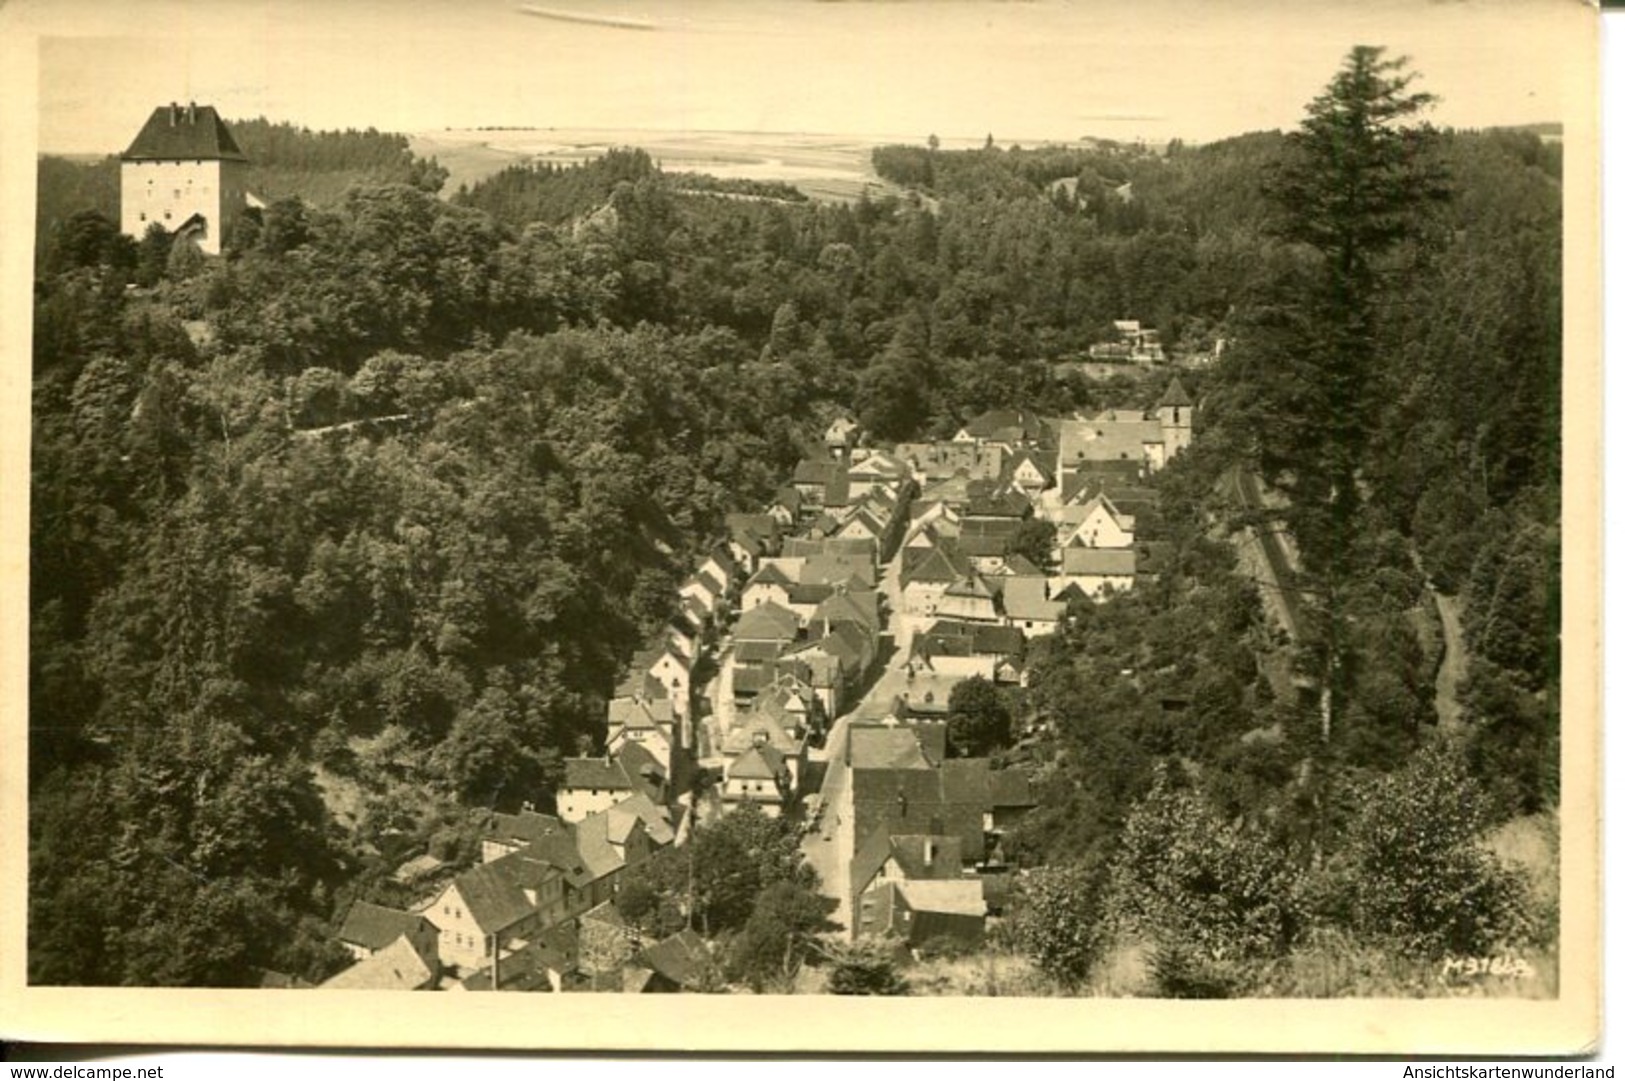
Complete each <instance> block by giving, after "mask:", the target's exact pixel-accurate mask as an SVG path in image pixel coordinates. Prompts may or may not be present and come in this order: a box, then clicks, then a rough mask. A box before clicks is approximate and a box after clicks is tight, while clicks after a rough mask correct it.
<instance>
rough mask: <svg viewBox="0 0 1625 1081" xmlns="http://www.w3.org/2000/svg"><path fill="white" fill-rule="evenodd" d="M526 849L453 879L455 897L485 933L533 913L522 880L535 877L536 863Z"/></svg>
mask: <svg viewBox="0 0 1625 1081" xmlns="http://www.w3.org/2000/svg"><path fill="white" fill-rule="evenodd" d="M528 851H529V850H528V849H521V850H520V851H518V852H510V853H509V854H508V855H506V856H503V857H502V858H501V859H496V860H492V861H491V862H490V863H481V864H477V865H475V866H474V867H470V868H469V869H468V870H466V871H464V872H463V873H462V874H460V875H458V876H457V878H456V880H455V885H456V887H457V894H458V896H460V897H461V898H462V899H463V904H464V906H465V907H467V909H468V914H469V915H470V916H472V917H473V918H474V922H475V923H477V924H479V927H480V930H481V931H483V932H484V933H485V934H488V935H490V934H495V933H497V932H498V931H503V930H506V929H507V928H509V927H512V926H513V925H514V924H516V923H518V922H519V921H520V920H522V919H524V918H525V917H526V916H529V915H531V914H532V913H534V912H535V911H536V909H535V906H533V905H532V904H531V903H530V901H529V899H527V898H526V897H525V891H524V887H523V886H522V885H521V884H520V883H521V880H529V879H532V878H533V876H536V872H537V868H536V864H537V862H538V861H536V860H535V859H534V858H533V857H531V856H527V855H526V852H528Z"/></svg>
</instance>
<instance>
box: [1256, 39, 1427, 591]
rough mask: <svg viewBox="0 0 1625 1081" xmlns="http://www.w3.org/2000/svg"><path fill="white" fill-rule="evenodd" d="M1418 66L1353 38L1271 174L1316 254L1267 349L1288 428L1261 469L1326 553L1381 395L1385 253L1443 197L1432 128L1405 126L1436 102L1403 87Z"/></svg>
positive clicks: (1280, 201)
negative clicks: (1287, 325)
mask: <svg viewBox="0 0 1625 1081" xmlns="http://www.w3.org/2000/svg"><path fill="white" fill-rule="evenodd" d="M1415 78H1416V76H1415V74H1413V73H1412V72H1410V71H1408V70H1407V61H1406V60H1405V59H1404V58H1397V57H1394V58H1391V57H1388V56H1386V55H1385V50H1384V49H1383V48H1382V47H1380V46H1372V45H1358V46H1355V47H1354V49H1352V50H1351V51H1350V52H1349V54H1348V56H1347V57H1346V58H1345V60H1344V62H1343V67H1342V69H1341V70H1340V71H1339V72H1338V73H1337V75H1336V76H1335V77H1334V78H1333V79H1332V81H1331V83H1330V84H1328V86H1327V87H1326V89H1325V90H1324V91H1323V92H1322V93H1321V94H1320V95H1319V96H1318V97H1316V98H1315V99H1314V100H1313V101H1312V102H1310V103H1309V107H1308V115H1307V116H1306V117H1305V118H1304V121H1303V126H1302V127H1301V128H1300V130H1298V131H1296V132H1294V133H1292V134H1291V135H1290V136H1288V143H1289V155H1288V158H1287V160H1286V162H1285V163H1284V165H1283V166H1282V167H1281V168H1280V169H1279V170H1278V171H1277V173H1276V174H1275V175H1274V176H1273V177H1272V179H1271V182H1270V183H1269V184H1268V185H1267V191H1268V194H1269V195H1270V196H1271V197H1272V200H1273V201H1274V202H1275V204H1276V205H1277V207H1278V209H1279V215H1278V218H1277V222H1276V226H1277V230H1278V231H1279V233H1280V234H1281V235H1282V236H1283V237H1284V238H1285V239H1287V240H1291V241H1296V242H1298V243H1300V244H1303V245H1306V246H1307V247H1309V248H1311V249H1313V250H1314V251H1315V252H1316V253H1317V256H1318V258H1317V260H1316V265H1315V268H1314V271H1313V273H1312V275H1311V277H1310V279H1309V281H1308V282H1307V283H1306V287H1305V288H1306V291H1307V296H1305V297H1303V298H1301V314H1302V316H1303V318H1302V319H1300V320H1297V321H1295V323H1294V327H1295V330H1296V331H1297V332H1296V333H1294V334H1291V335H1289V337H1290V338H1291V339H1293V340H1290V341H1288V342H1284V343H1277V347H1278V348H1284V350H1285V352H1284V354H1283V355H1280V356H1277V357H1274V358H1272V359H1273V360H1274V362H1275V363H1274V364H1273V365H1272V366H1271V368H1272V374H1273V375H1274V376H1275V378H1276V380H1277V387H1278V389H1276V391H1275V392H1274V393H1273V394H1271V395H1270V397H1271V398H1272V399H1273V402H1272V404H1273V406H1274V411H1275V412H1276V413H1277V414H1280V416H1279V419H1280V420H1281V421H1282V422H1283V423H1282V425H1281V431H1282V432H1283V433H1285V434H1286V435H1287V438H1285V439H1276V440H1270V439H1268V438H1267V437H1265V458H1266V461H1265V463H1264V464H1265V467H1266V473H1271V474H1280V473H1282V472H1288V471H1289V472H1290V474H1291V478H1292V487H1293V489H1294V495H1295V497H1296V502H1297V504H1298V506H1297V511H1298V515H1299V517H1300V523H1299V524H1300V526H1301V528H1300V532H1301V534H1302V535H1301V536H1300V538H1299V540H1300V542H1301V543H1302V544H1303V546H1304V548H1305V554H1306V556H1308V557H1309V558H1310V560H1311V562H1315V561H1317V560H1320V561H1324V560H1327V559H1329V558H1331V557H1333V555H1334V553H1335V551H1336V550H1338V549H1339V548H1341V547H1342V541H1343V540H1344V539H1345V538H1346V536H1347V534H1348V531H1349V530H1350V529H1351V528H1352V525H1353V522H1354V519H1355V516H1356V515H1357V513H1358V511H1359V503H1360V496H1359V489H1358V485H1357V483H1356V481H1357V478H1358V473H1359V469H1360V464H1361V460H1362V458H1363V455H1364V452H1365V447H1366V442H1367V438H1368V436H1369V433H1370V432H1371V430H1372V429H1373V427H1374V423H1375V410H1376V408H1377V406H1378V405H1379V404H1380V381H1379V379H1378V370H1377V369H1378V356H1377V347H1376V340H1377V339H1376V322H1377V317H1378V309H1377V305H1378V300H1379V297H1380V295H1381V293H1382V291H1383V288H1384V284H1385V283H1384V274H1383V270H1384V266H1385V259H1386V258H1387V257H1388V256H1390V254H1391V253H1393V252H1394V251H1395V250H1396V249H1397V248H1399V247H1401V246H1402V245H1403V244H1405V243H1406V242H1407V241H1411V240H1413V239H1415V238H1417V237H1418V236H1420V235H1421V233H1422V231H1423V227H1424V223H1425V221H1426V218H1427V210H1428V208H1429V207H1430V206H1431V205H1432V204H1435V203H1438V202H1440V201H1442V200H1444V199H1446V198H1448V195H1449V188H1448V184H1447V182H1446V178H1445V176H1444V174H1443V171H1442V169H1441V167H1440V166H1438V165H1437V164H1436V160H1435V158H1434V156H1433V143H1434V138H1435V133H1434V131H1433V130H1432V129H1431V128H1430V127H1428V126H1427V125H1426V124H1418V125H1414V126H1410V125H1408V124H1407V122H1408V121H1411V120H1412V119H1413V118H1416V117H1417V116H1419V114H1421V113H1422V112H1423V111H1425V110H1426V109H1427V108H1429V107H1430V106H1431V105H1432V104H1433V103H1434V100H1435V99H1434V97H1433V95H1431V94H1426V93H1420V92H1415V91H1412V90H1411V89H1410V87H1411V83H1412V82H1413V81H1414V80H1415ZM1272 443H1273V445H1272ZM1272 459H1273V460H1272ZM1272 465H1273V466H1274V467H1275V468H1273V469H1272V468H1270V467H1271V466H1272ZM1272 479H1279V478H1278V476H1277V477H1272ZM1320 569H1327V568H1324V567H1323V568H1320Z"/></svg>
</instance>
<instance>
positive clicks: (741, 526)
mask: <svg viewBox="0 0 1625 1081" xmlns="http://www.w3.org/2000/svg"><path fill="white" fill-rule="evenodd" d="M723 523H724V526H725V527H726V529H727V530H728V549H729V551H730V552H731V553H732V554H733V557H734V562H735V563H737V564H738V565H739V567H740V569H741V571H742V572H743V573H744V574H745V575H747V576H748V575H751V574H754V573H755V572H756V568H757V567H758V566H759V565H760V563H761V561H762V560H763V559H767V558H769V557H771V556H775V555H778V553H779V545H780V544H781V543H782V541H783V538H784V530H783V524H782V523H781V521H780V520H779V519H778V518H775V517H774V516H773V515H772V514H770V513H766V512H763V513H760V514H746V513H742V512H738V511H735V512H733V513H731V514H729V515H727V516H726V517H725V518H724V519H723Z"/></svg>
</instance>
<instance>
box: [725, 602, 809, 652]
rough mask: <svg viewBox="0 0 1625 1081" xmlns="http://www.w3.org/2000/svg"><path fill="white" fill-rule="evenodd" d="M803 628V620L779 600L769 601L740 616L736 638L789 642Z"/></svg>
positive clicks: (735, 630)
mask: <svg viewBox="0 0 1625 1081" xmlns="http://www.w3.org/2000/svg"><path fill="white" fill-rule="evenodd" d="M800 630H801V620H800V618H798V617H797V616H796V614H795V613H794V612H792V611H790V609H788V608H786V607H784V605H782V604H779V603H778V602H777V601H768V602H767V603H766V604H759V605H757V606H756V607H755V608H752V609H751V610H750V611H748V612H746V613H745V614H744V615H742V616H740V617H739V622H738V623H737V624H735V625H734V640H735V641H739V642H745V641H757V642H789V641H793V640H794V639H795V637H796V634H797V633H798V632H799V631H800Z"/></svg>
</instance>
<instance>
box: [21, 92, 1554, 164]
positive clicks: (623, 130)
mask: <svg viewBox="0 0 1625 1081" xmlns="http://www.w3.org/2000/svg"><path fill="white" fill-rule="evenodd" d="M163 104H168V103H167V102H165V103H163ZM196 104H198V105H214V106H215V108H216V109H217V110H219V109H220V107H219V106H218V105H216V104H215V103H214V102H205V101H199V102H197V103H196ZM157 107H158V106H157V105H154V106H153V108H157ZM220 115H221V119H222V120H224V121H225V122H226V123H227V124H233V123H240V122H243V121H248V120H265V121H267V122H269V123H272V124H292V125H294V126H296V127H299V128H302V129H304V130H306V131H309V132H311V133H313V134H321V133H323V132H342V131H347V130H348V131H366V130H368V128H371V129H372V130H374V131H377V132H379V133H380V134H384V135H402V136H405V137H406V138H408V139H412V138H415V137H422V138H428V137H430V136H434V135H445V134H456V133H471V134H482V133H490V134H493V135H499V134H501V133H503V132H514V133H520V132H558V133H560V134H566V135H567V134H574V133H595V134H639V135H658V136H666V137H670V136H684V135H754V136H783V137H789V138H807V139H852V140H860V141H864V142H879V141H881V140H884V141H885V145H897V146H915V145H918V146H925V145H926V143H927V140H928V139H929V138H930V134H928V135H925V136H917V135H910V134H903V133H898V132H874V131H807V130H769V129H749V130H747V129H742V128H655V127H608V126H604V125H596V124H594V125H580V126H566V125H538V124H529V125H527V124H478V125H463V126H458V125H448V126H446V127H436V128H420V129H417V130H415V131H395V130H392V129H387V128H381V127H378V126H377V125H376V124H373V125H348V126H346V127H341V128H333V127H316V126H313V125H310V124H304V123H300V122H299V121H297V120H290V119H285V118H282V117H276V116H264V115H262V114H256V115H254V116H229V115H227V114H226V112H225V111H224V110H220ZM1435 126H1436V127H1439V128H1440V129H1441V130H1451V131H1489V130H1509V131H1510V130H1537V129H1539V133H1541V134H1546V133H1547V131H1546V130H1545V129H1551V130H1552V131H1555V133H1556V134H1561V133H1562V131H1563V123H1562V121H1559V120H1529V121H1519V122H1517V123H1510V124H1496V123H1490V124H1475V125H1442V124H1441V125H1435ZM1287 130H1291V129H1285V128H1280V127H1274V128H1257V129H1253V130H1250V131H1238V132H1235V133H1234V134H1231V135H1222V136H1218V137H1216V138H1213V139H1187V138H1183V137H1182V136H1179V135H1173V136H1169V137H1167V138H1158V139H1142V138H1125V137H1122V136H1111V135H1089V134H1082V135H1072V136H1038V135H1032V136H1012V137H1010V138H1008V139H1005V138H1001V137H1000V136H999V134H998V133H997V132H992V133H990V134H992V135H993V145H994V146H995V147H997V148H999V149H1001V150H1014V149H1018V148H1019V149H1030V148H1036V147H1043V146H1073V145H1076V144H1079V143H1083V142H1088V141H1100V142H1110V143H1114V144H1117V145H1134V144H1136V143H1143V144H1144V145H1146V146H1158V147H1160V146H1166V145H1168V144H1169V143H1170V142H1173V141H1175V140H1177V141H1179V142H1180V143H1181V144H1182V145H1184V146H1189V147H1200V146H1208V145H1212V144H1215V143H1222V142H1226V141H1228V140H1231V139H1242V138H1246V137H1247V136H1250V135H1267V134H1270V133H1272V132H1283V131H1287ZM931 134H936V135H937V138H938V139H939V140H940V141H941V142H942V143H943V144H948V143H958V144H962V145H959V146H953V147H949V149H952V150H969V149H976V148H977V147H979V146H981V145H982V144H983V143H984V142H985V140H986V139H987V135H975V136H973V135H942V134H940V133H931ZM134 137H135V136H134V134H133V133H132V134H131V136H130V139H134ZM130 139H126V140H125V141H124V143H123V144H121V145H120V147H119V148H118V149H116V150H50V149H46V148H45V147H40V148H39V149H38V151H37V156H39V157H42V158H45V157H53V158H89V159H101V158H107V157H118V156H119V155H121V154H122V153H124V150H125V149H127V147H128V145H129V142H130Z"/></svg>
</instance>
